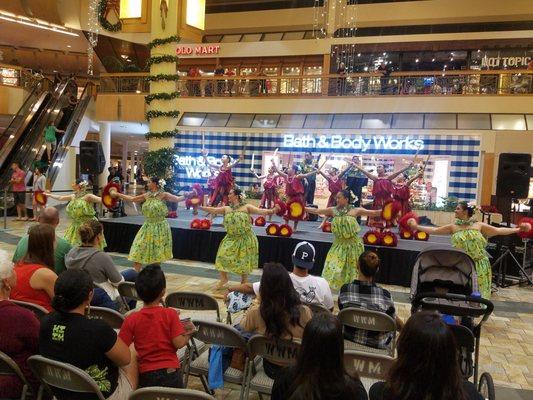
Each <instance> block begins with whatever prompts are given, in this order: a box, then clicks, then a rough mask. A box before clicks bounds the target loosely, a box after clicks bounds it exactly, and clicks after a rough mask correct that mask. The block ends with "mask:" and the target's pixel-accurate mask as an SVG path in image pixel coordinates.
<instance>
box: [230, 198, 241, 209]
mask: <svg viewBox="0 0 533 400" xmlns="http://www.w3.org/2000/svg"><path fill="white" fill-rule="evenodd" d="M229 206H230V208H231V209H232V210H233V211H235V210H238V209H239V208H241V207H242V206H244V201H242V200H240V201H239V203H237V204H230V205H229Z"/></svg>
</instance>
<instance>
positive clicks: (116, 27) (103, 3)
mask: <svg viewBox="0 0 533 400" xmlns="http://www.w3.org/2000/svg"><path fill="white" fill-rule="evenodd" d="M107 1H108V0H100V2H99V3H98V22H100V25H101V26H102V28H104V29H105V30H106V31H109V32H118V31H120V30H121V29H122V21H121V20H120V19H119V20H118V22H116V23H115V24H112V23H111V22H109V21H108V20H107V19H106V18H105V10H106V8H107Z"/></svg>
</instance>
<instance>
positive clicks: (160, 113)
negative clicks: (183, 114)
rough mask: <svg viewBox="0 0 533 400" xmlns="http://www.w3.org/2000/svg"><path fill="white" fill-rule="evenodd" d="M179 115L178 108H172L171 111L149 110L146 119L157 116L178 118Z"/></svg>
mask: <svg viewBox="0 0 533 400" xmlns="http://www.w3.org/2000/svg"><path fill="white" fill-rule="evenodd" d="M179 115H180V112H179V111H178V110H172V111H160V110H150V111H148V112H147V113H146V120H147V121H150V120H151V119H152V118H159V117H169V118H178V117H179Z"/></svg>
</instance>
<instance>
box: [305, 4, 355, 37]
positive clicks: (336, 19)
mask: <svg viewBox="0 0 533 400" xmlns="http://www.w3.org/2000/svg"><path fill="white" fill-rule="evenodd" d="M355 6H357V0H315V1H314V4H313V37H314V38H316V39H321V38H325V37H352V36H355V33H356V31H357V26H356V7H355Z"/></svg>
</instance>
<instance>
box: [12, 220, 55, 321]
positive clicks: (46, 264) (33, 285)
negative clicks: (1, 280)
mask: <svg viewBox="0 0 533 400" xmlns="http://www.w3.org/2000/svg"><path fill="white" fill-rule="evenodd" d="M55 240H56V235H55V230H54V228H53V227H52V226H51V225H48V224H39V225H34V226H32V227H31V228H30V229H29V231H28V251H27V252H26V255H25V256H24V257H23V258H22V259H21V260H20V261H19V262H18V263H17V264H16V265H15V275H16V277H17V286H16V287H14V288H13V290H12V291H11V299H13V300H20V301H26V302H28V303H33V304H37V305H40V306H41V307H44V308H46V310H48V312H50V311H52V298H53V297H54V283H55V281H56V279H57V275H56V273H55V272H54V261H55V259H54V245H55Z"/></svg>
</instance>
